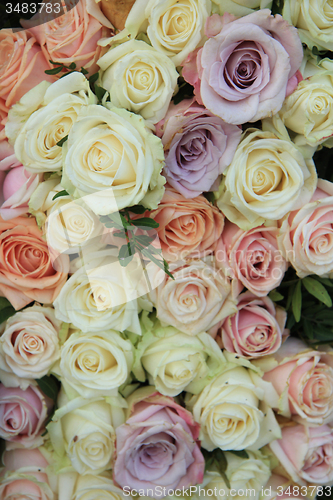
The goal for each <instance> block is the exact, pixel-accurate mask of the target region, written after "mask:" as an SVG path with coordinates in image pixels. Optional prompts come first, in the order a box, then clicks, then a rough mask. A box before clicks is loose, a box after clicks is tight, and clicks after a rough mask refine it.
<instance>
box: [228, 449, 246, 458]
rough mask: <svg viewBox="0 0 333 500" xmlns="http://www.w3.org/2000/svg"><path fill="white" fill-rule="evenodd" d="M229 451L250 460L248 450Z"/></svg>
mask: <svg viewBox="0 0 333 500" xmlns="http://www.w3.org/2000/svg"><path fill="white" fill-rule="evenodd" d="M228 451H229V453H233V454H234V455H236V456H237V457H239V458H249V454H248V452H247V451H246V450H239V451H236V450H228Z"/></svg>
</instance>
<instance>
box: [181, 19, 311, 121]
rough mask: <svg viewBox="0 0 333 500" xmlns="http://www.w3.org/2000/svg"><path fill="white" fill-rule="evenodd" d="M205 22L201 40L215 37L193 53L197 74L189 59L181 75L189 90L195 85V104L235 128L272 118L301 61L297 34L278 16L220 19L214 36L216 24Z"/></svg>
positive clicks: (212, 20)
mask: <svg viewBox="0 0 333 500" xmlns="http://www.w3.org/2000/svg"><path fill="white" fill-rule="evenodd" d="M209 21H210V22H209V23H208V26H207V34H208V35H209V36H211V35H216V36H213V37H212V38H210V39H209V40H208V41H207V42H206V43H205V44H204V46H203V48H202V49H200V50H199V52H198V54H197V56H196V66H197V68H196V69H194V68H193V62H191V58H190V59H189V60H187V61H186V62H185V67H184V70H183V76H184V78H185V80H187V81H188V82H189V83H191V84H192V85H193V84H194V85H195V86H196V87H197V85H196V82H197V81H198V79H199V87H200V89H199V94H198V92H197V90H196V94H197V98H198V99H200V100H201V101H202V103H203V104H204V105H205V106H206V108H208V109H209V110H210V111H211V112H212V113H214V114H215V115H217V116H220V117H221V118H222V119H223V120H225V121H226V122H227V123H234V124H236V125H237V124H242V123H245V122H255V121H257V120H260V119H261V118H265V117H266V116H271V115H272V114H275V113H277V112H278V111H279V110H280V108H281V106H282V104H283V101H284V99H285V97H286V90H287V84H288V80H289V79H290V78H292V77H293V76H294V74H295V73H296V71H297V70H298V68H299V66H300V64H301V61H302V56H303V50H302V45H301V42H300V40H299V37H298V34H297V30H296V29H295V28H294V27H292V26H290V25H289V24H288V23H287V22H286V21H285V20H284V19H282V17H281V16H279V15H277V16H275V17H274V16H272V15H271V12H270V10H269V9H264V10H259V11H258V12H254V13H252V14H249V15H248V16H244V17H241V18H239V19H235V18H234V17H233V16H230V15H229V14H225V16H224V17H223V18H222V19H221V21H220V22H221V30H220V32H218V30H215V24H216V19H214V18H213V19H212V18H209ZM211 23H213V24H214V29H212V26H211ZM216 32H217V33H216ZM193 57H194V55H193V56H192V59H193ZM197 88H198V87H197Z"/></svg>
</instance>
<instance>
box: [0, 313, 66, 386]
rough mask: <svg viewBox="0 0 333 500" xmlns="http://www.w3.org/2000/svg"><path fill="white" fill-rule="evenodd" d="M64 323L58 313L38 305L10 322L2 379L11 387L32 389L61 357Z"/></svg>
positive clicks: (1, 353) (1, 355)
mask: <svg viewBox="0 0 333 500" xmlns="http://www.w3.org/2000/svg"><path fill="white" fill-rule="evenodd" d="M60 327H61V322H60V321H59V320H57V319H56V317H55V314H54V309H52V308H51V307H41V306H39V305H34V306H32V307H29V308H27V309H24V310H23V311H21V312H18V313H16V314H14V316H12V317H11V318H9V319H8V320H7V322H6V324H5V326H4V331H3V333H2V335H1V337H0V375H1V380H2V382H3V383H4V384H5V385H7V386H11V385H12V386H18V385H19V386H20V387H22V389H25V388H26V387H28V385H29V383H30V382H31V381H32V380H33V379H38V378H42V377H43V376H44V375H46V374H47V373H48V372H49V370H50V368H51V367H52V365H53V364H54V363H55V362H56V360H57V359H58V358H59V356H60V349H59V330H60Z"/></svg>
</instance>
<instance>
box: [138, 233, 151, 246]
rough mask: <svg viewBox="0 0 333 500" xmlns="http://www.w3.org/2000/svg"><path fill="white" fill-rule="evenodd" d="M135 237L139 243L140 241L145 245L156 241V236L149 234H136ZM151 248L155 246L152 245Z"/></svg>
mask: <svg viewBox="0 0 333 500" xmlns="http://www.w3.org/2000/svg"><path fill="white" fill-rule="evenodd" d="M135 239H136V241H137V242H138V243H140V244H141V245H143V246H144V247H148V245H149V244H150V243H151V242H152V241H154V239H155V238H154V237H153V236H148V235H145V234H142V235H139V236H136V237H135ZM151 248H153V247H151Z"/></svg>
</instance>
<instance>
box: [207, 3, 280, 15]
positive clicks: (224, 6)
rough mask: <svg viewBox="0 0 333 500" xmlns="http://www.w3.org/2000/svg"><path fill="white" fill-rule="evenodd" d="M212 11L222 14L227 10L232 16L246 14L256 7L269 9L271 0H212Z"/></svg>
mask: <svg viewBox="0 0 333 500" xmlns="http://www.w3.org/2000/svg"><path fill="white" fill-rule="evenodd" d="M212 3H213V5H212V12H213V13H217V14H220V15H222V14H224V13H225V12H229V13H230V14H233V15H234V16H239V17H241V16H247V15H248V14H251V12H253V11H254V10H257V9H260V10H262V9H270V8H271V6H272V1H271V0H250V1H249V0H212Z"/></svg>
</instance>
